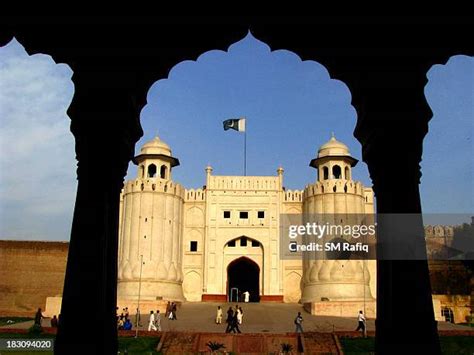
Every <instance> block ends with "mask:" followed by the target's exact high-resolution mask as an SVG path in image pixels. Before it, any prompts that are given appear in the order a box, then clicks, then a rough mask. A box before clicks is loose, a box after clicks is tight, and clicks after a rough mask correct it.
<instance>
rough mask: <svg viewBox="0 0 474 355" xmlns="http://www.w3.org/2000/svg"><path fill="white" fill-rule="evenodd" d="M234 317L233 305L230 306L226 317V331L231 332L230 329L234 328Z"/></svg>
mask: <svg viewBox="0 0 474 355" xmlns="http://www.w3.org/2000/svg"><path fill="white" fill-rule="evenodd" d="M233 319H234V310H233V309H232V307H229V309H228V310H227V319H226V323H227V328H226V329H225V332H226V333H229V332H230V330H231V328H232V320H233Z"/></svg>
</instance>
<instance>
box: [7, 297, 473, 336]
mask: <svg viewBox="0 0 474 355" xmlns="http://www.w3.org/2000/svg"><path fill="white" fill-rule="evenodd" d="M219 305H220V306H221V307H222V309H223V314H224V320H223V323H222V324H215V314H216V309H217V306H219ZM239 305H240V306H241V307H242V308H243V311H244V317H243V324H242V325H241V327H240V328H241V330H242V332H245V333H270V332H271V333H286V332H294V331H295V325H294V323H293V321H294V319H295V317H296V315H297V314H298V312H301V314H302V316H303V320H304V321H303V328H304V330H305V331H312V332H332V331H348V330H354V329H355V328H356V327H357V319H356V317H354V318H342V317H330V316H313V315H310V314H309V313H306V312H305V311H304V310H303V307H302V306H301V305H299V304H286V303H241V304H239ZM229 306H233V307H234V306H235V303H232V304H229V303H213V302H204V303H184V304H182V306H181V307H180V308H179V309H178V311H177V318H178V319H177V320H175V321H171V320H168V319H165V317H164V315H162V321H161V324H162V330H163V331H187V332H216V333H221V332H224V331H225V328H226V324H225V316H226V311H227V309H228V308H229ZM131 319H132V321H134V316H133V315H132V317H131ZM141 323H142V325H143V327H142V328H140V329H146V328H147V327H148V315H146V316H142V322H141ZM31 325H33V321H28V322H23V323H17V324H12V325H5V326H3V327H2V328H21V329H26V328H29V327H30V326H31ZM43 325H45V326H49V325H50V320H49V319H44V320H43ZM134 325H135V324H134ZM367 329H368V330H369V331H370V330H375V321H374V320H373V319H369V320H368V321H367ZM438 329H440V330H466V329H469V328H468V327H466V326H461V325H454V324H451V323H446V322H439V323H438Z"/></svg>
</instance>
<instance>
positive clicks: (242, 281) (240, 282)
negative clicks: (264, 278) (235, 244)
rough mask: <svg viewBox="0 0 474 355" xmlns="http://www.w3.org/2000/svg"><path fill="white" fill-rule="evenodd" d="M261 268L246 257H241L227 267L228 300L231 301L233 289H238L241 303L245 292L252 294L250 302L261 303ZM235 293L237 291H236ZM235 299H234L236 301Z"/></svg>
mask: <svg viewBox="0 0 474 355" xmlns="http://www.w3.org/2000/svg"><path fill="white" fill-rule="evenodd" d="M259 285H260V268H259V267H258V265H257V264H256V263H255V262H254V261H252V260H250V259H249V258H246V257H244V256H243V257H241V258H238V259H236V260H234V261H233V262H231V263H230V264H229V266H228V267H227V299H228V300H230V293H231V290H232V289H235V288H236V289H238V294H239V299H238V301H239V302H243V301H244V295H243V294H244V292H245V291H248V292H249V293H250V302H259V301H260V292H259V291H260V286H259ZM234 292H235V291H234ZM234 300H235V298H234V297H233V298H232V301H234Z"/></svg>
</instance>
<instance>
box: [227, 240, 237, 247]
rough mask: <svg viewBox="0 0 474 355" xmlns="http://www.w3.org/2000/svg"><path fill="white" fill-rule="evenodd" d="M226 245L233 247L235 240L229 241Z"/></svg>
mask: <svg viewBox="0 0 474 355" xmlns="http://www.w3.org/2000/svg"><path fill="white" fill-rule="evenodd" d="M227 245H228V246H230V247H235V239H234V240H231V241H230V242H229V243H227Z"/></svg>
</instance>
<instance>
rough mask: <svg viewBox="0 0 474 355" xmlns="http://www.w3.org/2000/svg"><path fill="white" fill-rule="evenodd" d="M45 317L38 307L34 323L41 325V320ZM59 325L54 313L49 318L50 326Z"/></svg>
mask: <svg viewBox="0 0 474 355" xmlns="http://www.w3.org/2000/svg"><path fill="white" fill-rule="evenodd" d="M44 318H45V316H43V312H42V311H41V308H38V311H36V314H35V325H39V326H40V327H41V326H42V324H41V321H42V320H43V319H44ZM58 325H59V319H58V317H56V315H54V316H53V318H51V327H52V328H57V327H58Z"/></svg>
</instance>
